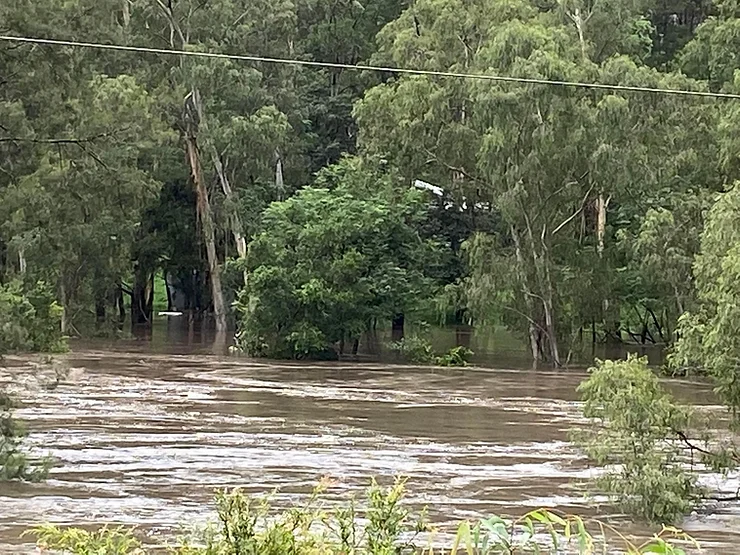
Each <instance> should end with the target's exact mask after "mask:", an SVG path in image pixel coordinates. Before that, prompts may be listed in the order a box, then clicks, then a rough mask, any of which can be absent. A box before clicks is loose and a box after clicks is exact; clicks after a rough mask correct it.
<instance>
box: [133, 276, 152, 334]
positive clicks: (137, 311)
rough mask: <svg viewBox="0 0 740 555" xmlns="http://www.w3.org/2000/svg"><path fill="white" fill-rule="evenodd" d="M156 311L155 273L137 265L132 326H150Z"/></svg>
mask: <svg viewBox="0 0 740 555" xmlns="http://www.w3.org/2000/svg"><path fill="white" fill-rule="evenodd" d="M153 313H154V275H153V273H152V272H150V271H148V270H146V269H145V268H141V267H139V266H137V268H136V270H135V271H134V284H133V286H132V288H131V327H132V328H133V327H138V326H150V325H151V323H152V316H153Z"/></svg>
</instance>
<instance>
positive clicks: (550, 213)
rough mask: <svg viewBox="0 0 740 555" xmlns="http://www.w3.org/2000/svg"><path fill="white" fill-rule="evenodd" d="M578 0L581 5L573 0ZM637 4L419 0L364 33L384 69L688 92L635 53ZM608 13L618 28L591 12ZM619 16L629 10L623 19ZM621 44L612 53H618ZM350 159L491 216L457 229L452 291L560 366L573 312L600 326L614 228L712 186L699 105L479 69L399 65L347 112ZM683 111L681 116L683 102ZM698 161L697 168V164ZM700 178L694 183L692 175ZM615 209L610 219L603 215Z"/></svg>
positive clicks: (641, 37)
mask: <svg viewBox="0 0 740 555" xmlns="http://www.w3.org/2000/svg"><path fill="white" fill-rule="evenodd" d="M587 4H588V5H587ZM638 8H639V4H637V3H635V4H634V5H633V4H629V3H628V4H624V3H609V2H605V3H591V4H589V3H582V2H563V3H558V4H553V5H552V6H550V8H549V9H545V10H544V11H543V9H541V7H536V6H535V5H534V4H532V3H530V2H527V1H524V0H520V1H514V2H509V1H507V2H466V3H462V2H458V1H455V0H448V1H445V2H430V1H427V2H425V1H421V2H417V3H415V4H414V5H413V6H412V7H409V8H408V9H406V10H405V11H404V12H403V13H402V14H401V16H400V17H399V18H398V19H397V20H396V21H394V22H392V23H390V24H389V25H387V26H386V27H385V28H384V29H383V30H382V31H381V33H380V34H379V44H380V47H379V52H378V54H377V60H378V61H380V62H383V63H387V64H388V65H398V66H406V67H410V66H413V67H419V68H422V69H429V70H440V71H456V72H465V73H480V74H485V75H499V76H504V77H521V78H537V79H543V78H544V79H552V80H561V81H600V82H604V83H610V84H616V85H620V84H624V85H640V86H652V87H664V88H672V87H673V88H701V87H702V84H701V83H696V82H693V81H691V80H689V79H687V78H685V77H683V76H681V75H673V74H666V73H661V72H658V71H656V70H653V69H650V68H649V67H647V66H645V65H644V64H643V62H642V60H644V59H645V58H646V57H647V56H648V54H649V53H650V44H649V37H650V33H649V29H646V28H645V26H644V24H643V23H642V22H643V20H644V16H643V14H641V13H640V12H639V10H638ZM614 14H621V15H620V17H621V18H622V19H621V20H622V21H626V20H627V19H629V20H630V21H632V23H630V24H629V25H626V26H619V27H618V28H617V29H612V35H608V34H607V33H608V32H609V29H608V25H606V22H607V21H608V18H609V17H614ZM630 18H631V19H630ZM619 52H624V54H619V55H617V53H619ZM355 113H356V117H357V119H358V123H359V125H360V140H361V146H362V148H363V152H364V153H365V154H366V155H373V156H380V157H385V158H387V159H388V160H390V161H391V162H392V163H393V164H394V165H395V166H396V167H399V168H401V171H403V172H405V173H406V175H407V176H408V177H409V178H420V179H424V180H426V181H429V182H431V183H435V184H437V185H440V186H442V187H443V188H444V189H445V190H447V191H449V193H450V194H451V195H452V196H453V198H456V199H457V202H458V205H459V206H461V207H463V206H464V207H465V210H468V211H470V212H472V213H476V212H488V213H491V214H495V215H496V217H498V218H500V219H501V221H502V225H501V228H502V230H501V231H499V232H498V233H497V234H495V235H493V236H491V235H474V236H473V237H471V238H470V240H469V241H468V248H467V254H468V261H469V265H470V277H469V280H468V287H467V290H468V303H469V305H470V308H471V309H472V311H473V314H474V315H475V316H477V318H478V319H479V320H490V319H493V318H495V319H498V320H503V321H504V322H506V323H508V324H509V325H511V326H513V327H514V328H515V329H520V330H522V331H523V332H524V333H525V336H526V337H527V338H528V341H529V344H530V347H531V351H532V354H533V356H534V358H535V360H540V359H547V360H549V361H551V362H553V363H555V364H560V363H562V362H564V360H565V359H566V356H565V354H564V353H562V352H561V351H562V349H561V346H560V345H561V342H562V341H566V343H568V342H571V341H572V339H573V338H574V335H575V334H576V333H577V332H578V330H579V329H581V328H582V326H583V325H584V324H587V323H589V322H593V323H597V322H598V323H599V325H600V328H602V329H605V330H606V331H610V332H611V333H612V334H613V335H614V336H615V337H616V338H619V337H620V335H621V331H620V327H619V320H620V318H621V316H620V314H621V313H622V312H623V307H621V306H620V303H619V302H617V301H618V300H619V299H617V298H616V297H617V293H618V292H620V291H619V287H620V286H621V284H619V283H618V281H619V280H618V277H619V273H618V272H617V270H618V269H619V268H621V267H622V266H623V265H624V264H625V262H624V259H623V256H624V254H623V252H621V251H620V249H619V243H618V242H617V241H616V237H617V236H618V235H619V233H618V232H619V230H620V228H627V229H631V228H632V227H633V226H635V225H638V226H639V221H640V220H641V218H642V215H644V213H645V211H646V210H647V209H648V207H649V206H650V205H651V204H657V203H658V201H659V200H660V199H661V197H663V196H664V194H665V191H666V190H674V189H676V188H679V190H689V186H687V184H686V183H687V182H691V181H692V178H693V177H694V176H696V178H697V179H703V180H705V182H703V183H700V184H695V185H696V186H700V187H704V186H712V183H713V180H712V178H711V177H707V176H711V174H710V173H709V172H708V171H707V170H708V168H709V167H710V166H711V164H712V162H713V160H715V159H716V158H715V157H713V155H712V154H711V153H712V147H711V144H712V140H713V138H712V133H711V130H712V129H713V126H714V124H715V120H714V119H713V118H715V115H716V111H714V108H713V106H712V105H711V104H707V103H702V102H685V101H683V100H681V99H669V98H663V97H646V96H644V95H637V94H635V93H629V92H619V91H615V92H609V93H607V92H601V91H587V90H580V89H574V88H568V87H558V86H545V85H540V84H520V85H513V84H510V83H502V82H499V81H495V80H494V81H491V80H489V79H478V80H476V79H466V80H463V79H451V78H442V77H432V76H408V77H400V78H397V79H394V80H391V81H388V82H387V83H384V84H381V85H379V86H377V87H375V88H373V89H371V90H369V91H368V92H367V93H366V95H365V97H364V98H363V100H362V101H361V102H360V103H359V104H358V106H357V107H356V110H355ZM687 113H690V114H691V116H692V117H691V118H687V117H686V114H687ZM702 172H704V174H703V175H700V174H701V173H702ZM707 184H708V185H707ZM610 213H611V214H613V215H614V216H615V217H618V218H619V219H618V220H617V221H616V222H614V223H610V218H609V217H608V214H610Z"/></svg>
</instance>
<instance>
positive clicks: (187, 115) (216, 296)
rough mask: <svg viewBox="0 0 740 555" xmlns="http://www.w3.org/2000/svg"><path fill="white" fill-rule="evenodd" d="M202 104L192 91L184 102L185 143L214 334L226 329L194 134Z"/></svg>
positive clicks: (210, 217)
mask: <svg viewBox="0 0 740 555" xmlns="http://www.w3.org/2000/svg"><path fill="white" fill-rule="evenodd" d="M201 114H202V105H201V101H200V93H199V92H198V90H197V89H193V90H192V91H191V92H190V94H189V95H188V96H187V98H186V99H185V110H184V120H185V123H186V126H187V129H186V136H185V143H186V145H187V153H188V162H189V164H190V172H191V176H192V178H193V184H194V185H195V191H196V194H197V199H198V200H197V209H198V210H197V211H198V219H199V220H200V223H201V227H202V229H203V239H204V241H205V244H206V254H207V256H208V273H209V277H210V282H211V295H212V297H213V315H214V318H215V321H216V331H224V330H226V308H225V305H224V297H223V290H222V288H221V269H220V267H219V265H218V257H217V255H216V232H215V225H214V222H213V214H212V213H211V203H210V200H209V198H208V189H207V188H206V184H205V182H204V179H203V168H202V166H201V162H200V152H199V150H198V143H197V135H198V122H199V121H200V120H201Z"/></svg>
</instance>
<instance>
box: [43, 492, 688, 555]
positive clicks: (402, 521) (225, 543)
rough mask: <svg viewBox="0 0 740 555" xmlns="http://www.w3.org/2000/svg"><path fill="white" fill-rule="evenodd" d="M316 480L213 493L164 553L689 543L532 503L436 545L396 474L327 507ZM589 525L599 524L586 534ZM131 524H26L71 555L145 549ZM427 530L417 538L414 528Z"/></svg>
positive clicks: (456, 550) (654, 549)
mask: <svg viewBox="0 0 740 555" xmlns="http://www.w3.org/2000/svg"><path fill="white" fill-rule="evenodd" d="M327 485H328V483H327V482H322V484H320V485H319V487H318V488H316V490H315V491H314V493H313V495H311V496H310V498H309V499H308V501H307V502H306V503H304V504H302V505H300V506H297V507H294V508H291V509H288V510H287V511H284V512H282V513H277V514H276V513H274V512H273V511H272V510H271V508H270V504H269V502H268V500H266V499H256V498H252V497H248V496H246V495H244V493H243V492H241V491H240V490H232V491H224V492H220V493H219V494H218V495H217V497H216V508H217V512H218V523H217V524H215V525H211V526H209V527H207V529H206V532H205V533H204V534H202V535H201V536H200V537H199V538H197V539H195V540H181V541H180V542H179V543H178V544H177V545H176V546H174V547H171V548H170V549H169V553H170V554H171V555H418V554H421V555H435V554H436V555H447V554H449V555H471V554H476V555H492V554H494V553H495V554H502V555H513V554H515V553H545V552H547V553H554V554H557V553H581V554H591V553H596V552H601V551H602V547H603V546H604V545H605V541H606V538H605V534H607V533H609V534H610V535H612V534H613V535H614V536H615V537H620V538H621V543H622V545H621V546H620V547H621V551H623V552H626V553H628V554H630V555H641V554H644V555H647V554H658V553H660V554H664V555H683V554H684V551H683V550H682V549H681V548H680V547H679V543H689V544H692V545H696V543H695V542H694V541H693V540H692V539H691V538H690V537H689V536H687V535H685V534H683V533H682V532H681V531H680V530H677V529H675V528H664V529H663V530H662V531H661V532H660V533H659V534H656V535H655V536H654V537H653V538H651V539H649V540H648V541H646V542H644V543H641V544H635V543H632V542H630V541H629V540H628V539H626V538H624V536H623V535H622V534H620V533H619V532H618V531H617V530H615V529H613V528H611V527H610V526H609V525H608V524H605V523H602V522H599V521H593V522H587V521H584V520H583V519H582V518H580V517H578V516H575V515H567V514H562V513H556V512H554V511H549V510H546V509H538V510H536V511H531V512H529V513H527V514H526V515H524V516H523V517H521V518H519V519H516V520H505V519H503V518H501V517H499V516H492V517H490V518H487V519H484V520H480V521H479V522H477V523H471V522H469V521H465V522H462V523H461V524H460V525H459V527H458V529H457V534H456V536H455V538H454V540H453V542H452V545H449V544H448V547H447V548H440V547H439V546H438V544H439V542H438V541H437V537H436V531H435V530H434V529H432V528H430V527H429V526H428V525H427V524H426V523H425V521H424V519H423V517H420V518H414V517H412V516H411V515H410V513H409V511H408V510H407V509H406V508H404V507H403V503H402V502H403V497H404V487H405V483H404V481H403V480H400V479H399V480H396V482H395V483H394V484H393V485H392V486H390V487H388V488H382V487H380V486H378V485H377V484H376V483H375V482H373V483H372V485H371V487H370V489H369V490H368V494H367V506H366V507H365V508H364V509H362V508H360V507H358V506H357V505H356V504H355V503H354V501H350V502H349V503H348V504H346V505H345V506H344V507H341V508H338V509H334V510H329V509H327V508H326V507H325V506H324V505H323V504H322V503H321V493H322V492H323V491H324V490H325V488H326V487H327ZM588 526H592V527H593V528H594V529H598V530H600V532H601V534H602V535H601V536H598V537H596V538H595V537H593V536H592V535H591V533H590V532H589V531H588V529H587V528H588ZM133 532H134V531H133V529H129V528H121V527H119V528H109V527H104V528H102V529H100V530H97V531H93V532H88V531H86V530H81V529H78V528H66V529H61V528H59V527H57V526H53V525H48V524H47V525H43V526H39V527H37V528H35V529H33V530H32V531H31V533H32V534H34V535H35V536H36V537H37V540H38V545H39V547H40V548H42V549H53V550H57V551H58V550H61V551H62V552H64V553H70V554H72V555H103V554H105V555H137V554H141V555H144V554H145V553H146V552H145V551H144V550H143V548H142V544H141V542H140V541H138V540H137V539H136V538H135V537H134V533H133ZM421 532H425V533H426V537H425V539H423V540H421V539H420V536H419V534H420V533H421Z"/></svg>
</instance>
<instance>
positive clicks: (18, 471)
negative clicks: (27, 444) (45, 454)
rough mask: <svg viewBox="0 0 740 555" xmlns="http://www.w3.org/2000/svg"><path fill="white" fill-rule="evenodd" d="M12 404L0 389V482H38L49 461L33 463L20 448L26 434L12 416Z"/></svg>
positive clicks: (47, 468)
mask: <svg viewBox="0 0 740 555" xmlns="http://www.w3.org/2000/svg"><path fill="white" fill-rule="evenodd" d="M13 408H14V404H13V401H12V399H10V397H9V396H8V395H7V394H5V393H3V392H2V391H0V482H1V481H7V480H27V481H30V482H38V481H41V480H43V479H45V478H46V476H47V474H48V472H49V467H50V461H49V460H48V459H46V460H44V461H42V462H41V464H38V465H34V464H31V462H29V460H28V457H27V456H26V454H25V453H24V452H23V451H22V450H21V443H22V441H23V438H24V437H25V436H26V431H25V429H24V427H23V425H22V424H21V423H20V422H18V421H17V420H16V419H15V418H13Z"/></svg>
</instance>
